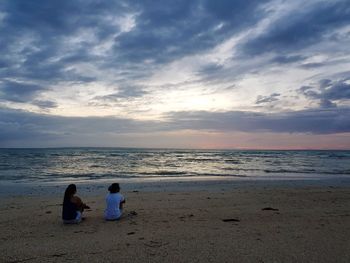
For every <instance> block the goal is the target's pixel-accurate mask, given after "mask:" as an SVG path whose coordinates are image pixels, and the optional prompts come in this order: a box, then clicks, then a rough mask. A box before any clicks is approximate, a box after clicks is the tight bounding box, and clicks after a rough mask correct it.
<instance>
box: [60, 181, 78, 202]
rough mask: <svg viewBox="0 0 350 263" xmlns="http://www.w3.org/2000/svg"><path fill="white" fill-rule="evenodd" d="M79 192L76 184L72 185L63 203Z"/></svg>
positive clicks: (65, 193) (67, 190) (67, 189)
mask: <svg viewBox="0 0 350 263" xmlns="http://www.w3.org/2000/svg"><path fill="white" fill-rule="evenodd" d="M76 192H77V187H76V185H75V184H70V185H68V187H67V188H66V191H65V192H64V199H63V202H65V201H68V200H69V199H70V198H71V197H72V196H73V195H74V194H75V193H76Z"/></svg>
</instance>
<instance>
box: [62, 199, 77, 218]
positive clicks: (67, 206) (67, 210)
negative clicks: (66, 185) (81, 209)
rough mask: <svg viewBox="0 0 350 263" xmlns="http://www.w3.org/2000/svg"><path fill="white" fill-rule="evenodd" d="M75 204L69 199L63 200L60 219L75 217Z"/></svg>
mask: <svg viewBox="0 0 350 263" xmlns="http://www.w3.org/2000/svg"><path fill="white" fill-rule="evenodd" d="M77 210H78V209H77V205H76V204H74V203H72V202H71V201H70V200H69V201H65V202H63V210H62V219H63V220H72V219H75V218H76V217H77Z"/></svg>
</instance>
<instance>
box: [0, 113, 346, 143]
mask: <svg viewBox="0 0 350 263" xmlns="http://www.w3.org/2000/svg"><path fill="white" fill-rule="evenodd" d="M165 117H166V120H164V121H149V120H148V121H141V120H135V119H127V118H115V117H60V116H52V115H47V114H35V113H30V112H25V111H20V110H11V109H5V108H1V109H0V146H4V145H5V144H6V145H8V146H9V144H11V142H12V143H18V142H24V143H28V142H29V141H31V142H35V141H40V143H45V142H46V143H47V144H49V143H50V142H51V141H55V142H64V141H67V140H69V141H72V138H74V139H75V140H76V143H79V144H81V143H88V142H89V141H84V140H87V139H86V138H90V139H92V138H93V140H94V141H99V140H100V141H103V140H104V139H103V138H110V137H111V136H112V135H113V134H114V135H118V134H129V135H130V136H131V137H132V134H135V136H136V134H152V133H156V132H176V131H182V130H194V131H213V132H250V133H259V132H274V133H311V134H334V133H346V132H350V108H340V107H338V108H331V109H322V108H318V109H313V110H303V111H291V112H284V113H270V114H267V113H256V112H248V111H227V112H207V111H192V112H172V113H168V114H167V115H166V116H165ZM73 141H74V140H73Z"/></svg>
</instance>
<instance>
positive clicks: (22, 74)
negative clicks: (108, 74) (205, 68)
mask: <svg viewBox="0 0 350 263" xmlns="http://www.w3.org/2000/svg"><path fill="white" fill-rule="evenodd" d="M266 2H268V1H267V0H263V1H261V0H260V1H258V0H251V1H243V0H239V1H227V0H220V1H215V4H213V2H212V1H208V0H195V1H186V0H176V1H173V0H166V1H160V2H158V3H155V2H154V1H151V0H146V1H121V0H120V1H91V0H87V1H85V0H64V1H53V2H52V1H44V0H33V1H21V0H11V1H2V2H1V3H0V10H2V12H3V13H4V14H5V15H4V17H3V19H2V22H1V27H0V35H1V42H0V52H1V54H2V57H1V58H0V77H3V78H5V77H6V78H11V79H16V80H21V81H22V82H28V83H35V82H37V83H39V82H40V83H43V82H46V84H47V85H53V84H62V83H64V82H69V83H72V82H83V83H84V82H91V81H99V78H100V75H99V74H96V75H95V74H94V73H92V72H84V71H82V70H77V69H79V68H81V66H80V64H81V63H83V64H84V63H86V64H88V65H89V66H91V67H95V68H97V69H98V70H104V69H105V70H109V71H110V70H113V71H114V72H115V74H114V76H115V77H114V78H115V80H114V81H118V82H119V81H122V82H123V81H129V82H132V81H131V80H136V79H139V78H145V77H147V76H150V75H151V74H152V72H155V71H156V70H157V69H159V68H160V67H161V66H162V64H163V63H167V62H170V61H173V60H176V59H179V58H181V57H183V56H185V55H189V54H194V53H198V52H200V51H203V50H206V49H208V48H211V47H214V46H215V45H217V44H218V43H220V42H221V41H222V40H224V39H226V38H227V37H230V36H232V34H233V33H235V32H239V31H240V30H242V29H244V28H246V27H248V26H251V25H254V23H256V22H257V21H258V20H259V19H260V18H261V17H263V16H264V15H265V13H266V12H265V11H264V9H262V8H260V6H261V5H262V4H264V3H266ZM126 16H134V19H135V27H134V28H132V30H130V31H127V32H126V31H125V30H124V29H123V28H122V24H120V23H119V24H118V23H117V22H116V21H118V20H121V19H123V18H125V17H126ZM243 18H244V19H243ZM123 30H124V31H123ZM84 32H85V38H84V37H82V35H81V34H83V36H84ZM86 37H87V38H86ZM89 38H91V39H89ZM70 39H73V40H74V41H73V42H69V41H70ZM106 41H112V42H111V43H110V45H111V46H112V49H110V50H109V49H106V50H105V49H104V48H105V47H104V46H99V45H100V44H104V43H105V42H106ZM96 50H97V51H99V52H100V53H99V52H97V53H96V52H95V51H96ZM93 51H94V52H93ZM146 60H147V61H148V64H144V62H145V61H146ZM103 81H104V80H103ZM28 85H29V84H28ZM41 85H42V84H41ZM6 91H7V90H5V91H3V92H6ZM128 92H129V90H125V91H124V95H125V96H129V95H128ZM119 95H123V93H122V92H121V93H119ZM5 97H10V96H6V95H5Z"/></svg>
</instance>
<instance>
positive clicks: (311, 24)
mask: <svg viewBox="0 0 350 263" xmlns="http://www.w3.org/2000/svg"><path fill="white" fill-rule="evenodd" d="M299 7H300V6H299ZM349 22H350V9H349V2H348V1H347V0H340V1H313V2H311V4H305V6H303V7H302V8H301V7H300V8H298V9H296V10H293V13H288V14H287V15H285V16H282V17H280V19H278V20H277V21H274V22H273V23H272V24H271V25H270V26H269V27H268V28H267V29H265V30H264V31H263V32H262V33H261V34H259V35H258V36H256V37H252V38H251V39H248V40H247V41H246V42H245V43H244V44H241V51H242V52H243V53H245V54H248V55H259V54H262V53H265V52H294V51H299V50H300V49H303V48H305V47H308V46H310V45H312V44H315V43H318V42H319V41H321V39H322V38H324V37H326V34H327V33H329V32H332V31H333V30H334V28H340V27H343V26H347V25H348V24H349Z"/></svg>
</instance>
